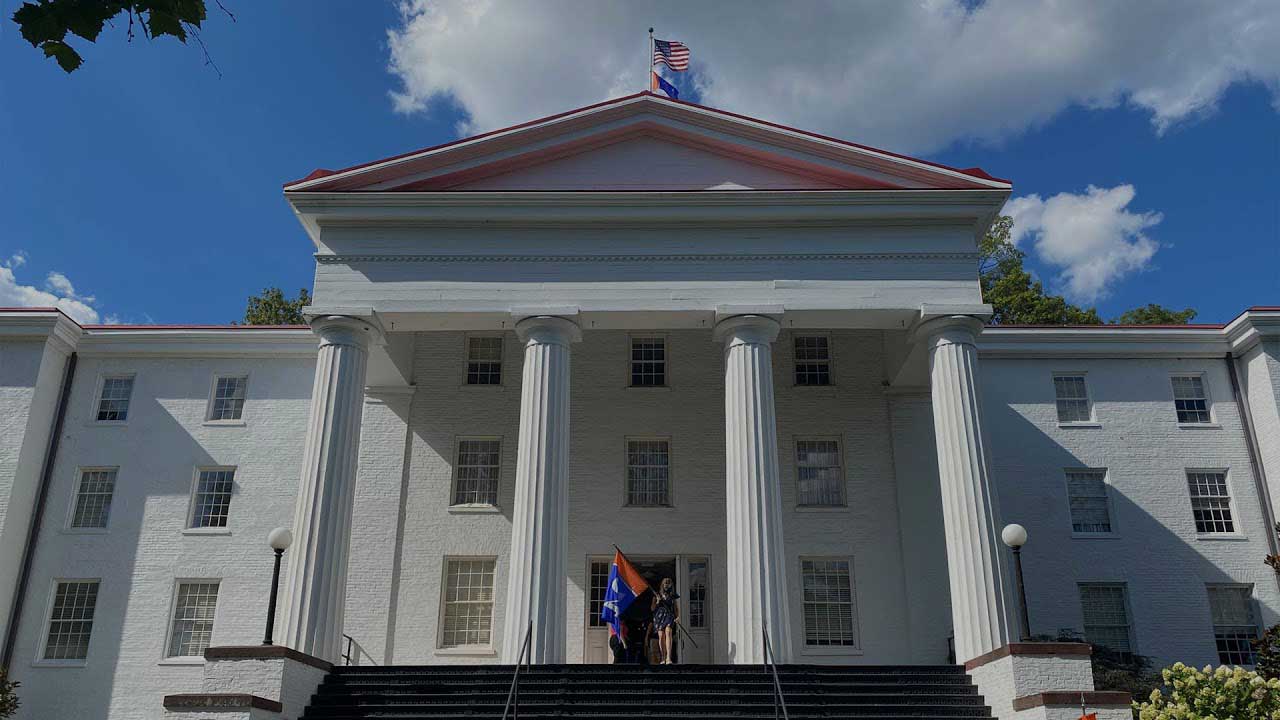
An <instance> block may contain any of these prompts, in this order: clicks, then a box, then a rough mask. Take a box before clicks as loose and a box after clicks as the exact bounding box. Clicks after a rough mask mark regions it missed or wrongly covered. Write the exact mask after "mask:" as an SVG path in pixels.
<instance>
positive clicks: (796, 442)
mask: <svg viewBox="0 0 1280 720" xmlns="http://www.w3.org/2000/svg"><path fill="white" fill-rule="evenodd" d="M815 387H823V386H821V385H818V386H815ZM813 441H830V442H834V443H835V444H836V455H837V456H838V459H839V462H840V504H838V505H801V504H800V458H799V447H800V443H802V442H813ZM791 468H792V471H793V472H794V473H795V484H794V488H795V494H796V496H795V509H796V510H797V511H799V512H833V511H843V510H848V509H849V468H848V466H847V465H846V464H845V453H844V438H843V437H842V436H840V435H796V436H794V437H792V438H791Z"/></svg>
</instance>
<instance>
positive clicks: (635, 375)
mask: <svg viewBox="0 0 1280 720" xmlns="http://www.w3.org/2000/svg"><path fill="white" fill-rule="evenodd" d="M666 384H667V340H666V338H660V337H650V338H631V387H662V386H664V385H666Z"/></svg>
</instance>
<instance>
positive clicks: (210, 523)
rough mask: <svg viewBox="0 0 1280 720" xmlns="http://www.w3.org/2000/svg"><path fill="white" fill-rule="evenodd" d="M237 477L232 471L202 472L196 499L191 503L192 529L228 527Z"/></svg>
mask: <svg viewBox="0 0 1280 720" xmlns="http://www.w3.org/2000/svg"><path fill="white" fill-rule="evenodd" d="M235 477H236V471H235V470H231V469H213V470H201V471H200V476H199V478H198V479H197V480H196V493H195V498H194V499H193V500H192V503H191V527H193V528H203V527H226V526H227V516H228V514H229V513H230V510H231V489H232V488H233V487H234V486H235Z"/></svg>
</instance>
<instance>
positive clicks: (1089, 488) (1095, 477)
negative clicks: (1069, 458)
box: [1067, 470, 1111, 533]
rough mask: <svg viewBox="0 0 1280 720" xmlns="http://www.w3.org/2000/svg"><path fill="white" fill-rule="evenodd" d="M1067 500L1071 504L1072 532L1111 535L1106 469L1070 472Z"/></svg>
mask: <svg viewBox="0 0 1280 720" xmlns="http://www.w3.org/2000/svg"><path fill="white" fill-rule="evenodd" d="M1067 500H1068V502H1069V503H1070V505H1071V532H1076V533H1109V532H1111V504H1110V503H1109V502H1108V500H1107V471H1106V470H1068V471H1067Z"/></svg>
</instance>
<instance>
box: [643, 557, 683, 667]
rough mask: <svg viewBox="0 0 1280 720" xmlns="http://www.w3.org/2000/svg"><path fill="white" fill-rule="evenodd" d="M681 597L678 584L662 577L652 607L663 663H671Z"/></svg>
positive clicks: (654, 627)
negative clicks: (678, 601) (677, 589)
mask: <svg viewBox="0 0 1280 720" xmlns="http://www.w3.org/2000/svg"><path fill="white" fill-rule="evenodd" d="M679 598H680V596H679V595H677V594H676V584H675V583H674V582H673V581H672V580H671V578H662V583H661V584H660V585H659V586H658V592H656V593H654V595H653V602H652V603H651V605H650V607H651V609H652V610H653V631H654V632H655V633H657V635H658V649H659V651H660V652H661V654H662V664H663V665H670V664H671V645H672V640H673V639H674V637H675V632H676V628H675V624H676V623H678V622H680V605H679V603H677V602H676V600H678V599H679Z"/></svg>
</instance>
